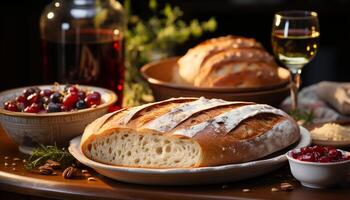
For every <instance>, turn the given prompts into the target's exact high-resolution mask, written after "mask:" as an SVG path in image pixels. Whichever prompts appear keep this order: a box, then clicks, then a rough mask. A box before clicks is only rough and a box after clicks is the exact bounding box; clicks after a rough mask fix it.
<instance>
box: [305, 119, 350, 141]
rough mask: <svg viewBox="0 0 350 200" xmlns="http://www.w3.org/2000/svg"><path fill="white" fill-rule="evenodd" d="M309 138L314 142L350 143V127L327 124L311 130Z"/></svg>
mask: <svg viewBox="0 0 350 200" xmlns="http://www.w3.org/2000/svg"><path fill="white" fill-rule="evenodd" d="M311 136H312V139H316V140H332V141H350V127H349V126H342V125H339V124H335V123H327V124H324V125H323V126H322V127H320V128H315V129H314V130H312V131H311Z"/></svg>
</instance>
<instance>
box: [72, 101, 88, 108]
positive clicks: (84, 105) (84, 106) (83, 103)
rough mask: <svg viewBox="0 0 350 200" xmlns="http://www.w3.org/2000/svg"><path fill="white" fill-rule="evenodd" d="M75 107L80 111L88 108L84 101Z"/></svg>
mask: <svg viewBox="0 0 350 200" xmlns="http://www.w3.org/2000/svg"><path fill="white" fill-rule="evenodd" d="M75 107H76V108H77V109H78V110H80V109H84V108H86V103H85V101H84V100H79V101H78V102H77V103H76V104H75Z"/></svg>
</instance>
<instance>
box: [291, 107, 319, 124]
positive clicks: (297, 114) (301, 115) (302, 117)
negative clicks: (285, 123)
mask: <svg viewBox="0 0 350 200" xmlns="http://www.w3.org/2000/svg"><path fill="white" fill-rule="evenodd" d="M289 115H290V116H291V117H293V118H294V120H295V121H297V122H301V123H302V124H303V125H306V124H311V123H312V122H313V121H314V118H315V116H314V112H313V110H310V111H304V110H300V109H295V110H291V111H289Z"/></svg>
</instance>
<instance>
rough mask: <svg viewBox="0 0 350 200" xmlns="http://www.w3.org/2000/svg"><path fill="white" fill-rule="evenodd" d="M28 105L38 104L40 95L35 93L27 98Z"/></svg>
mask: <svg viewBox="0 0 350 200" xmlns="http://www.w3.org/2000/svg"><path fill="white" fill-rule="evenodd" d="M27 101H28V104H33V103H38V102H39V101H40V95H39V94H38V93H33V94H31V95H29V96H28V97H27Z"/></svg>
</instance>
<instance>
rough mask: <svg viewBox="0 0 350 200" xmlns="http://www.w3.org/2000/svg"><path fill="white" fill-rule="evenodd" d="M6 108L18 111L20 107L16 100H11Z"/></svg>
mask: <svg viewBox="0 0 350 200" xmlns="http://www.w3.org/2000/svg"><path fill="white" fill-rule="evenodd" d="M5 109H6V110H9V111H13V112H18V111H19V110H18V108H17V105H16V103H15V102H10V103H8V105H7V106H6V108H5Z"/></svg>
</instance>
